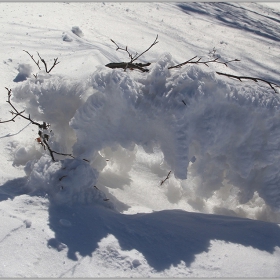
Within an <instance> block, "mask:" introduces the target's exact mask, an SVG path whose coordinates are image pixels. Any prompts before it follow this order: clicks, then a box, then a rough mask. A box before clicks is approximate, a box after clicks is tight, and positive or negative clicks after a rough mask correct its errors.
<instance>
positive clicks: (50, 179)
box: [25, 155, 113, 208]
mask: <svg viewBox="0 0 280 280" xmlns="http://www.w3.org/2000/svg"><path fill="white" fill-rule="evenodd" d="M25 172H26V174H27V176H28V178H27V182H26V186H25V187H26V188H27V189H29V190H30V193H34V194H37V193H46V194H48V198H49V200H50V202H51V203H53V204H54V205H67V206H71V205H73V204H75V205H76V204H83V205H103V206H105V207H109V208H113V206H112V204H111V203H110V202H109V201H105V200H106V196H105V195H104V194H103V193H102V192H101V191H100V190H98V189H97V188H95V187H94V186H95V184H96V178H97V175H98V174H97V172H96V171H95V170H93V169H92V168H91V167H90V165H89V164H88V163H86V162H85V161H83V160H79V159H65V160H61V161H58V162H53V161H52V159H51V157H50V156H48V155H44V156H42V157H41V158H40V159H39V160H34V161H29V162H28V164H27V165H26V166H25Z"/></svg>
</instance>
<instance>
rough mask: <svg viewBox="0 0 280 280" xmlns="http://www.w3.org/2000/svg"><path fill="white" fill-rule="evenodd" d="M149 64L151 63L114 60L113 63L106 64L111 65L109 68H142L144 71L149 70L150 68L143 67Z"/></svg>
mask: <svg viewBox="0 0 280 280" xmlns="http://www.w3.org/2000/svg"><path fill="white" fill-rule="evenodd" d="M149 65H151V63H130V62H113V63H109V64H106V65H105V66H106V67H109V68H112V69H114V68H122V69H124V70H126V69H130V70H133V69H137V70H140V71H142V72H149V70H148V69H146V68H143V67H145V66H149Z"/></svg>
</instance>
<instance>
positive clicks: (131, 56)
mask: <svg viewBox="0 0 280 280" xmlns="http://www.w3.org/2000/svg"><path fill="white" fill-rule="evenodd" d="M157 39H158V35H157V36H156V39H155V40H154V42H153V43H152V44H151V45H150V46H149V48H147V49H146V50H145V51H143V52H142V53H141V54H139V55H138V53H137V52H136V53H135V55H132V54H131V53H130V52H129V51H128V48H127V46H126V47H125V48H121V47H120V46H119V45H118V44H117V43H116V42H115V41H114V40H112V39H110V40H111V41H112V42H113V43H114V44H115V45H116V47H117V49H116V50H117V51H118V50H122V51H125V52H127V54H128V56H129V58H130V62H129V63H132V62H133V61H136V60H137V59H138V58H139V57H140V56H142V55H143V54H144V53H146V52H147V51H148V50H150V49H151V48H152V47H153V46H154V45H156V44H157V43H158V41H157Z"/></svg>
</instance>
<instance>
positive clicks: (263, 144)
mask: <svg viewBox="0 0 280 280" xmlns="http://www.w3.org/2000/svg"><path fill="white" fill-rule="evenodd" d="M172 64H173V62H172V57H171V56H170V55H169V54H165V55H163V56H162V57H161V58H160V59H159V60H158V61H157V63H155V65H154V66H153V68H152V70H151V71H150V72H149V73H148V74H147V76H143V75H138V74H135V75H133V74H128V73H126V72H123V71H121V70H108V69H106V68H100V69H99V70H98V71H96V73H94V74H93V75H92V76H91V78H90V85H91V86H92V87H93V89H94V90H95V93H94V94H92V95H91V96H90V97H89V98H88V100H87V101H86V103H85V104H83V105H82V106H81V108H79V109H78V110H77V112H76V114H75V116H74V118H73V119H72V120H71V127H72V128H73V129H74V130H75V131H76V134H77V142H76V143H75V145H74V154H75V155H76V156H82V157H84V156H87V157H88V158H91V159H93V158H94V157H98V151H100V150H102V149H103V148H105V147H114V146H116V145H118V144H119V145H121V146H122V147H123V148H127V149H133V147H134V145H135V144H137V145H140V146H142V147H143V148H144V149H145V151H146V152H153V148H155V147H158V146H159V147H160V148H161V150H162V152H163V154H164V159H165V161H166V163H167V164H168V166H169V167H170V169H171V170H173V171H174V174H175V176H176V177H177V178H178V179H181V180H184V179H186V178H187V171H188V168H189V164H190V160H191V159H192V158H193V157H194V156H195V158H196V161H195V162H194V163H193V164H192V166H191V168H190V170H191V175H192V176H196V177H199V179H200V183H199V186H198V190H197V194H198V195H200V196H202V197H206V198H207V197H210V196H211V195H212V194H213V192H214V191H216V190H219V189H220V188H221V187H223V186H224V184H225V183H227V184H228V183H229V184H231V185H233V186H237V187H238V188H239V189H240V192H239V201H240V203H246V202H247V201H249V200H250V199H251V198H252V197H253V194H254V192H255V191H257V192H258V193H259V195H260V196H261V197H262V198H263V199H264V200H265V201H266V202H267V203H268V204H269V205H270V206H271V207H273V208H274V209H279V207H280V188H279V187H278V186H279V183H280V175H279V171H278V169H279V168H278V166H279V160H280V152H279V144H280V142H279V136H280V128H279V126H278V123H279V118H280V114H279V98H278V96H276V95H274V94H273V93H272V91H271V90H270V89H269V88H268V87H266V86H265V85H254V84H252V83H244V84H243V83H242V84H241V83H240V82H236V83H233V82H231V81H230V80H225V79H224V80H222V79H219V78H218V77H216V76H215V75H214V73H211V72H205V70H204V69H203V68H201V67H196V66H193V67H189V68H187V67H186V68H183V69H181V70H179V71H176V70H174V71H169V70H168V69H167V67H168V66H170V65H172ZM183 101H184V102H185V103H186V105H184V103H183Z"/></svg>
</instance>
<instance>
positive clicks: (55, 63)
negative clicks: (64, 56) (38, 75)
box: [37, 52, 59, 73]
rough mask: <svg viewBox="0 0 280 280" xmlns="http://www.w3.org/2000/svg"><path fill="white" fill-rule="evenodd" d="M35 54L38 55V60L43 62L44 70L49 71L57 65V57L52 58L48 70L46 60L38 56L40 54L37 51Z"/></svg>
mask: <svg viewBox="0 0 280 280" xmlns="http://www.w3.org/2000/svg"><path fill="white" fill-rule="evenodd" d="M37 54H38V56H39V57H40V60H41V61H42V62H43V64H44V66H45V70H46V72H47V73H50V72H51V71H52V69H53V68H54V67H55V65H57V64H58V63H59V62H57V60H58V57H57V58H54V63H53V65H52V67H51V68H50V69H49V70H48V67H47V63H46V61H45V60H44V59H43V58H42V57H41V56H40V54H39V53H38V52H37Z"/></svg>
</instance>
